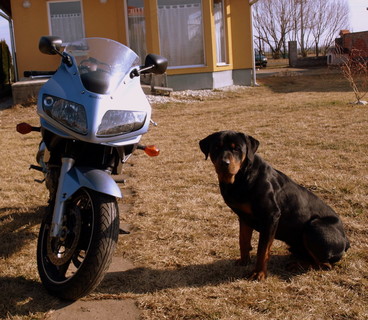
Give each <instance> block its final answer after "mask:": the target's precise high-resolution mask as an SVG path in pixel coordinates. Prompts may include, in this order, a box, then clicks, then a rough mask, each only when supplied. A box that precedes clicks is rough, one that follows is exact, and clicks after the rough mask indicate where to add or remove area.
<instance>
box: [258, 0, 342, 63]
mask: <svg viewBox="0 0 368 320" xmlns="http://www.w3.org/2000/svg"><path fill="white" fill-rule="evenodd" d="M348 14H349V9H348V4H347V0H260V1H258V2H257V3H255V4H254V6H253V22H254V30H255V44H256V46H258V47H259V49H261V48H262V47H264V45H267V46H269V47H270V49H271V51H272V54H273V57H274V58H278V57H280V56H281V55H282V54H284V53H285V51H286V48H287V46H286V42H287V41H288V40H295V41H297V42H298V44H299V48H300V51H301V54H302V56H304V57H305V56H307V54H308V52H310V51H311V50H312V48H315V54H316V56H318V55H319V54H320V52H322V53H323V54H325V53H326V51H327V49H328V48H329V46H330V45H331V44H332V43H333V40H334V38H335V37H336V36H337V35H338V33H339V31H340V30H341V29H347V26H348ZM321 50H322V51H321Z"/></svg>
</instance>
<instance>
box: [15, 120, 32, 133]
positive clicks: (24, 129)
mask: <svg viewBox="0 0 368 320" xmlns="http://www.w3.org/2000/svg"><path fill="white" fill-rule="evenodd" d="M32 131H35V130H34V127H32V126H31V125H30V124H28V123H26V122H22V123H18V124H17V132H19V133H21V134H27V133H30V132H32Z"/></svg>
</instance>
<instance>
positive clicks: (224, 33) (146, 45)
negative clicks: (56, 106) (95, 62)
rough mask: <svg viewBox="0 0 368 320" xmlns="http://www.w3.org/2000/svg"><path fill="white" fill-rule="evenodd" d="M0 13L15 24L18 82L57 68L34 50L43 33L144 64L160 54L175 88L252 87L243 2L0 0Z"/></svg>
mask: <svg viewBox="0 0 368 320" xmlns="http://www.w3.org/2000/svg"><path fill="white" fill-rule="evenodd" d="M0 8H1V9H3V10H4V11H5V12H6V13H7V14H9V16H10V17H11V18H12V20H13V26H14V29H13V30H14V38H15V48H16V63H17V70H18V77H19V78H22V77H23V73H24V71H26V70H55V69H56V68H57V67H58V64H59V60H58V59H57V58H56V57H53V56H46V55H43V54H41V53H40V52H39V50H38V41H39V38H40V37H41V36H43V35H57V36H60V37H61V38H62V39H63V42H64V43H67V42H71V41H73V40H77V39H78V38H82V37H105V38H110V39H113V40H116V41H118V42H121V43H123V44H125V45H127V46H129V47H131V48H132V49H133V50H134V51H136V52H137V53H138V55H140V56H141V58H142V59H144V56H145V55H146V54H147V53H156V54H160V55H162V56H164V57H166V58H168V61H169V67H168V70H167V86H168V87H171V88H173V89H174V90H185V89H204V88H210V89H212V88H219V87H224V86H228V85H232V84H236V85H250V84H251V78H252V67H253V63H252V59H253V58H252V32H251V17H250V13H251V9H250V4H249V1H248V0H52V1H47V0H0Z"/></svg>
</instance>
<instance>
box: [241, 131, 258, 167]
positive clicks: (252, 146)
mask: <svg viewBox="0 0 368 320" xmlns="http://www.w3.org/2000/svg"><path fill="white" fill-rule="evenodd" d="M243 136H244V140H245V144H246V146H247V155H246V157H247V159H248V161H249V162H253V160H254V154H255V153H256V151H257V149H258V146H259V141H258V140H257V139H255V138H253V137H252V136H248V135H246V134H244V133H243Z"/></svg>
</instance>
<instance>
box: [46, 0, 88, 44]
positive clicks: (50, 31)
mask: <svg viewBox="0 0 368 320" xmlns="http://www.w3.org/2000/svg"><path fill="white" fill-rule="evenodd" d="M63 2H79V3H80V7H81V19H82V37H81V38H84V37H85V36H86V32H85V26H84V13H83V11H84V10H83V0H63V1H47V3H46V5H47V18H48V23H49V33H50V35H53V32H52V26H51V12H50V4H52V3H63ZM55 36H61V35H57V34H55ZM62 40H63V45H66V44H67V43H68V42H67V41H65V39H62ZM75 40H78V39H75ZM64 41H65V42H64Z"/></svg>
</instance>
